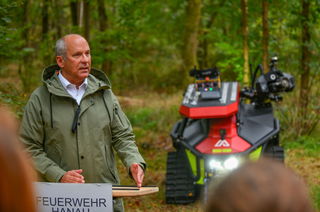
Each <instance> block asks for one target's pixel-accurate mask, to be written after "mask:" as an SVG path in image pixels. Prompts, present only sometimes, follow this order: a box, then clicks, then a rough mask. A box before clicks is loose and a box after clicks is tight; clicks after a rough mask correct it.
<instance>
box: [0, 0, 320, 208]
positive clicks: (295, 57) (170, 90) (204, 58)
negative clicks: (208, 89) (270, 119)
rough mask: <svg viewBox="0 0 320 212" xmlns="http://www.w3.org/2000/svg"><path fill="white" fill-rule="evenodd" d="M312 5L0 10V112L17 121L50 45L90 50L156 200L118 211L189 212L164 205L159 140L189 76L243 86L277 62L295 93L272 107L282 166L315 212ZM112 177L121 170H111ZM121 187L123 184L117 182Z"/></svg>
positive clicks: (266, 0) (318, 13)
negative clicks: (301, 183) (209, 75)
mask: <svg viewBox="0 0 320 212" xmlns="http://www.w3.org/2000/svg"><path fill="white" fill-rule="evenodd" d="M319 17H320V1H319V0H277V1H275V0H255V1H253V0H251V1H249V0H238V1H236V0H155V1H151V0H108V1H106V0H91V1H89V0H0V103H4V104H7V105H9V106H10V107H11V108H12V109H13V110H14V111H15V112H16V114H17V117H19V118H21V115H22V112H23V106H24V105H25V104H26V101H27V99H28V97H29V95H30V94H31V92H32V90H34V89H35V88H36V87H37V86H39V85H40V84H41V81H40V79H41V72H42V70H43V68H44V67H45V66H47V65H50V64H52V63H54V45H55V41H56V40H57V39H59V38H60V37H62V36H63V35H65V34H68V33H79V34H82V35H83V36H84V37H85V38H86V39H87V40H88V41H89V43H90V47H91V51H92V60H93V67H95V68H99V69H102V70H103V71H104V72H105V73H106V74H107V75H108V77H109V78H110V79H111V81H112V84H113V90H114V91H115V93H116V94H117V95H118V97H119V99H120V102H121V103H122V107H123V108H124V110H125V111H126V113H127V115H128V117H129V119H130V121H131V122H132V124H133V127H134V131H135V133H136V137H137V143H138V145H139V146H140V149H141V151H142V153H143V155H144V157H145V158H146V160H147V161H148V165H149V167H148V171H147V173H146V179H145V184H149V185H151V184H155V185H157V186H159V187H160V192H159V193H158V194H157V195H152V196H147V197H144V198H132V199H126V201H125V205H126V206H125V207H126V209H127V211H148V210H151V209H152V211H161V210H163V209H165V210H169V211H198V210H201V203H195V204H193V205H189V206H174V205H166V204H165V201H164V199H165V198H164V185H165V168H166V155H167V152H168V151H173V147H172V144H171V140H170V137H169V133H170V130H171V127H172V126H173V124H174V123H175V122H176V121H177V120H178V119H179V118H180V116H179V113H178V108H179V104H180V102H181V99H182V93H183V91H184V87H185V85H186V84H187V83H190V82H192V79H191V78H190V77H189V76H188V71H189V70H190V69H192V68H193V67H195V66H196V67H198V68H211V67H218V68H219V70H220V72H221V78H222V80H223V81H235V80H237V81H239V82H241V83H242V84H243V85H248V84H249V83H250V67H252V69H253V68H255V66H257V65H258V64H260V63H261V64H263V67H264V71H267V70H268V63H269V59H270V57H271V56H278V57H279V68H280V69H281V70H282V71H284V72H288V73H290V74H292V75H294V76H295V79H296V88H295V90H294V91H293V92H291V93H288V94H285V95H284V100H283V101H282V102H281V103H279V104H278V103H277V104H275V107H276V115H277V116H278V118H279V119H280V122H281V130H282V132H281V133H282V134H281V143H282V145H283V146H284V147H285V151H286V155H287V157H286V164H287V165H288V166H289V167H291V168H293V169H294V170H295V171H296V172H297V173H298V174H299V175H300V176H302V177H303V178H304V179H305V181H306V183H307V184H308V186H309V189H310V195H311V197H312V200H313V202H314V205H315V207H316V208H317V209H320V162H319V161H320V160H319V159H320V157H319V153H320V138H319V137H320V130H319V117H320V104H319V103H320V98H319V93H320V89H319V83H317V82H318V81H319V78H320V77H319V57H320V54H319V50H320V42H319V40H320V19H319ZM119 168H120V170H121V172H122V173H123V174H122V176H125V170H124V169H123V168H122V167H119ZM122 178H123V184H125V183H127V184H130V183H132V182H131V181H129V180H128V179H126V178H125V177H122Z"/></svg>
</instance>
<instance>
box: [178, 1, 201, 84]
mask: <svg viewBox="0 0 320 212" xmlns="http://www.w3.org/2000/svg"><path fill="white" fill-rule="evenodd" d="M186 14H187V15H186V22H185V34H184V43H183V47H182V60H183V67H182V71H183V73H182V75H180V77H179V78H180V79H182V80H183V79H185V78H186V77H187V76H188V72H189V71H190V69H192V68H193V67H194V66H197V48H198V34H199V23H200V15H201V0H188V5H187V8H186Z"/></svg>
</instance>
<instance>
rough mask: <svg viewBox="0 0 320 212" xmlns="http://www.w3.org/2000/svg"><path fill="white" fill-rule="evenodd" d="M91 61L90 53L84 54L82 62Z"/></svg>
mask: <svg viewBox="0 0 320 212" xmlns="http://www.w3.org/2000/svg"><path fill="white" fill-rule="evenodd" d="M89 61H90V55H87V54H82V56H81V62H84V63H88V62H89Z"/></svg>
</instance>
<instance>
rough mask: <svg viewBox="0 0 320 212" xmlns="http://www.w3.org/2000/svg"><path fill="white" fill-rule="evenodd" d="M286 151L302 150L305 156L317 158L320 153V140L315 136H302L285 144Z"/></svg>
mask: <svg viewBox="0 0 320 212" xmlns="http://www.w3.org/2000/svg"><path fill="white" fill-rule="evenodd" d="M284 145H285V148H286V149H302V150H303V154H304V155H306V156H310V157H316V156H318V155H319V153H320V139H319V138H318V137H313V136H301V137H299V138H297V140H296V141H292V142H285V144H284Z"/></svg>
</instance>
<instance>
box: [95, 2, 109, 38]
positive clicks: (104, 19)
mask: <svg viewBox="0 0 320 212" xmlns="http://www.w3.org/2000/svg"><path fill="white" fill-rule="evenodd" d="M97 3H98V14H99V29H100V31H101V32H103V31H105V30H106V29H107V28H108V16H107V14H106V8H105V6H104V1H103V0H97Z"/></svg>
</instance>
